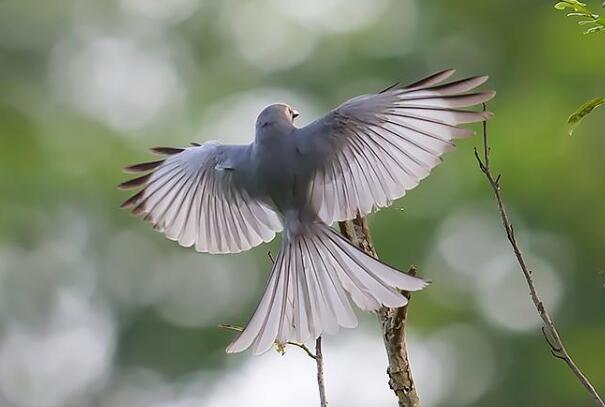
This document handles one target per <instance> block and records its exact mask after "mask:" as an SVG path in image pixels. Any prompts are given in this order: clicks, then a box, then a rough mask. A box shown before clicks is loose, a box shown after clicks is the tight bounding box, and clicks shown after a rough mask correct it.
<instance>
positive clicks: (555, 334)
mask: <svg viewBox="0 0 605 407" xmlns="http://www.w3.org/2000/svg"><path fill="white" fill-rule="evenodd" d="M483 110H484V111H485V104H483ZM490 153H491V149H490V147H489V144H488V138H487V122H483V158H481V157H480V156H479V153H478V151H477V149H476V148H475V158H476V159H477V163H478V164H479V169H480V170H481V172H483V174H484V175H485V177H486V178H487V181H488V182H489V185H490V187H491V188H492V190H493V193H494V197H495V198H496V205H497V207H498V212H499V213H500V219H501V221H502V226H503V227H504V231H505V232H506V237H507V239H508V241H509V243H510V245H511V248H512V250H513V252H514V254H515V257H516V258H517V263H518V264H519V268H520V269H521V273H522V274H523V277H524V278H525V282H526V283H527V287H528V289H529V295H530V297H531V300H532V301H533V303H534V307H535V308H536V311H537V312H538V315H539V316H540V318H541V319H542V323H543V327H542V333H543V334H544V337H545V338H546V342H547V343H548V345H549V347H550V350H551V353H552V354H553V356H554V357H556V358H558V359H561V360H562V361H564V362H565V363H566V364H567V366H568V367H569V369H570V370H571V371H572V373H573V374H574V375H575V376H576V378H577V379H578V381H579V382H580V383H581V384H582V386H584V388H585V389H586V390H587V391H588V393H589V394H590V396H591V397H592V400H593V401H594V404H595V405H596V406H599V407H605V403H604V402H603V399H602V398H601V396H600V395H599V393H598V392H597V390H596V389H595V387H594V386H593V385H592V383H591V382H590V381H589V380H588V377H586V375H585V374H584V373H583V372H582V371H581V370H580V368H579V367H578V366H577V365H576V363H575V362H574V360H573V359H572V357H571V356H570V354H569V353H568V352H567V349H565V346H564V344H563V340H562V339H561V336H560V335H559V331H558V330H557V327H556V326H555V324H554V322H553V320H552V318H551V317H550V314H549V312H548V310H547V309H546V307H545V306H544V303H543V302H542V299H541V298H540V296H539V295H538V291H537V289H536V286H535V285H534V281H533V277H532V271H531V270H530V269H529V267H528V266H527V263H526V261H525V257H524V256H523V252H522V251H521V247H520V246H519V244H518V243H517V238H516V236H515V230H514V228H513V225H512V223H511V222H510V219H509V217H508V213H507V212H506V207H505V206H504V202H503V200H502V189H501V187H500V175H498V176H497V177H494V175H493V173H492V169H491V167H490V161H489V156H490Z"/></svg>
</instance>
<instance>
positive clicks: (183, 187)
mask: <svg viewBox="0 0 605 407" xmlns="http://www.w3.org/2000/svg"><path fill="white" fill-rule="evenodd" d="M246 148H247V146H223V145H220V144H218V143H216V142H207V143H204V144H202V145H193V146H192V147H188V148H184V149H181V148H172V147H156V148H154V149H152V151H154V152H156V153H158V154H163V155H166V156H168V157H167V158H166V159H165V160H158V161H152V162H148V163H143V164H137V165H132V166H129V167H126V169H125V170H126V171H127V172H137V173H140V172H146V171H151V172H149V173H147V174H144V175H142V176H139V177H137V178H135V179H133V180H130V181H126V182H123V183H122V184H120V188H123V189H126V188H134V187H142V189H141V190H140V191H138V192H137V193H135V194H134V195H133V196H131V197H130V198H129V199H127V200H126V201H125V202H124V203H123V204H122V207H123V208H130V209H131V211H132V213H134V214H135V215H143V216H144V219H145V220H146V221H148V222H150V223H152V224H153V226H154V229H156V230H158V231H160V232H162V233H164V234H165V235H166V237H168V238H169V239H171V240H176V241H178V243H179V244H180V245H182V246H185V247H190V246H195V249H196V250H197V251H200V252H210V253H237V252H241V251H244V250H248V249H250V248H252V247H254V246H257V245H259V244H260V243H262V242H268V241H270V240H271V239H273V237H274V236H275V233H276V232H279V231H280V230H281V229H282V225H281V220H280V219H279V217H278V215H277V213H276V212H275V211H273V209H271V208H269V207H268V206H266V205H265V204H264V203H262V202H261V201H259V200H257V199H255V198H254V197H252V196H251V195H250V194H249V193H248V192H247V190H246V188H245V187H244V184H243V183H242V182H240V178H238V176H239V175H240V174H241V173H245V171H246V168H245V165H244V163H245V160H244V159H243V158H242V157H245V152H246V151H245V149H246Z"/></svg>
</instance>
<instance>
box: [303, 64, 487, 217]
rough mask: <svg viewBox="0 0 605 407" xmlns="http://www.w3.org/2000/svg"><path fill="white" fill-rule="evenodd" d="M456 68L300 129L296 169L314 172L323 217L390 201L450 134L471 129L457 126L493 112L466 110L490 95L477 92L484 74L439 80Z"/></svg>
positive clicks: (425, 171) (313, 195)
mask: <svg viewBox="0 0 605 407" xmlns="http://www.w3.org/2000/svg"><path fill="white" fill-rule="evenodd" d="M453 73H454V70H451V69H448V70H445V71H441V72H437V73H435V74H433V75H431V76H428V77H426V78H424V79H421V80H419V81H417V82H415V83H412V84H410V85H407V86H400V85H398V84H396V85H393V86H390V87H389V88H386V89H385V90H383V91H381V92H380V93H377V94H372V95H363V96H358V97H355V98H353V99H350V100H348V101H347V102H345V103H343V104H342V105H340V106H339V107H338V108H336V109H334V110H332V111H331V112H330V113H328V114H327V115H326V116H324V117H323V118H321V119H319V120H316V121H315V122H313V123H311V124H309V125H308V126H306V127H303V128H301V129H298V130H297V132H296V137H297V138H296V143H297V149H298V151H299V152H300V153H301V155H302V157H303V158H304V159H303V160H302V161H304V162H303V163H301V169H300V171H301V172H302V173H307V174H310V175H311V177H312V181H311V186H310V188H309V194H310V202H311V203H312V205H313V206H314V207H315V209H316V210H317V212H318V214H319V217H320V218H321V219H322V220H323V221H324V222H326V223H328V224H330V223H332V222H335V221H342V220H346V219H351V218H353V217H355V216H356V215H357V213H358V212H359V213H361V214H362V215H365V214H367V213H369V212H371V211H372V210H375V209H377V208H382V207H385V206H388V205H390V204H391V202H392V201H393V200H395V199H397V198H400V197H402V196H403V195H405V193H406V191H408V190H410V189H412V188H414V187H415V186H416V185H418V183H419V182H420V181H421V180H422V179H424V178H425V177H427V176H428V175H429V174H430V172H431V170H432V169H433V168H434V167H435V166H437V165H438V164H439V163H441V161H442V155H443V154H444V153H446V152H447V151H450V150H452V149H453V148H454V143H453V141H454V140H455V139H457V138H465V137H470V136H472V135H474V134H475V133H474V131H472V130H470V129H466V128H462V127H459V126H460V125H461V124H465V123H476V122H481V121H484V120H487V119H489V118H491V117H492V116H493V115H492V113H490V112H478V111H472V110H465V108H468V107H472V106H475V105H478V104H481V103H485V102H487V101H488V100H490V99H491V98H493V97H494V95H495V92H493V91H482V92H477V91H474V90H475V89H476V88H477V87H478V86H480V85H482V84H483V83H485V82H486V81H487V79H488V78H487V76H474V77H471V78H466V79H461V80H457V81H453V82H448V83H443V81H445V80H446V79H447V78H449V77H450V76H451V75H452V74H453Z"/></svg>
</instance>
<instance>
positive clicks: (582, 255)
mask: <svg viewBox="0 0 605 407" xmlns="http://www.w3.org/2000/svg"><path fill="white" fill-rule="evenodd" d="M599 3H600V2H599ZM591 5H592V6H593V8H594V9H596V10H601V9H600V4H598V3H597V2H595V1H592V4H591ZM604 47H605V35H604V34H594V35H583V34H582V28H581V27H579V26H577V25H576V24H575V21H574V20H573V19H571V18H566V17H565V16H564V13H561V12H559V11H556V10H554V8H553V3H550V2H547V1H485V0H473V1H458V2H454V1H420V0H378V1H377V0H374V1H370V0H311V1H289V0H255V1H246V0H240V1H233V0H225V1H212V0H205V1H204V0H111V1H97V0H54V1H33V0H3V1H2V2H0V405H1V406H6V407H88V406H90V407H96V406H101V407H194V406H195V407H219V406H220V407H223V406H258V407H270V406H288V407H307V406H314V405H316V404H317V394H316V393H317V392H316V388H315V381H314V365H313V363H312V361H311V360H309V359H308V358H306V357H305V355H304V354H303V353H302V352H300V351H299V350H298V349H288V350H287V352H286V354H285V356H281V355H279V354H277V353H276V352H270V353H268V354H265V355H263V356H260V357H252V356H251V355H250V354H249V353H246V354H243V355H235V356H234V355H226V354H225V353H224V348H225V346H226V345H227V344H228V343H229V341H230V340H231V339H232V337H233V333H232V332H226V331H222V330H220V329H218V328H217V324H219V323H223V322H225V323H233V324H242V323H244V322H245V321H246V319H247V318H248V316H249V315H250V313H251V312H252V310H253V307H254V305H255V302H256V301H257V300H258V298H259V296H260V293H261V291H262V289H263V286H264V283H265V280H266V278H267V275H268V271H269V269H270V263H269V260H268V258H267V255H266V253H267V251H268V250H270V249H271V250H274V249H275V247H276V243H275V242H273V243H272V244H271V245H270V246H264V247H261V248H257V249H256V250H253V251H252V252H251V253H245V254H242V255H232V256H209V255H205V254H196V253H195V252H193V251H192V250H188V249H183V248H180V247H178V246H177V245H176V244H175V243H174V242H171V241H168V240H166V239H164V238H163V237H162V236H161V235H159V234H157V233H155V232H153V231H152V230H151V228H150V227H149V226H148V225H146V224H144V223H143V222H141V221H139V220H138V219H134V218H131V217H130V216H129V215H128V214H127V213H126V212H123V211H120V210H119V209H118V206H119V204H120V202H121V201H122V200H123V199H125V198H126V195H125V194H124V193H121V192H120V191H118V190H116V188H115V186H116V185H117V184H118V183H119V182H120V181H121V180H123V175H122V174H121V173H120V168H121V167H122V166H124V165H126V164H130V163H133V162H138V161H141V160H145V159H147V158H148V155H147V153H146V152H145V150H146V148H147V147H150V146H154V145H174V146H178V145H183V144H185V143H188V142H190V141H198V142H201V141H205V140H208V139H218V140H220V141H223V142H246V141H247V140H249V139H250V138H251V137H253V123H254V119H255V117H256V114H257V113H258V111H259V110H260V109H261V108H262V107H263V106H264V105H266V104H269V103H271V102H275V101H283V102H287V103H289V104H291V105H292V106H293V107H294V108H296V109H297V110H299V111H300V112H301V117H300V120H301V122H302V123H304V122H308V121H311V120H312V119H314V118H316V117H317V116H318V115H320V114H321V113H322V112H324V111H326V110H327V109H329V108H331V107H333V106H334V105H336V104H338V103H340V102H341V101H343V100H344V99H346V98H348V97H351V96H354V95H357V94H360V93H364V92H372V91H376V90H379V89H381V88H384V87H385V86H387V85H389V84H390V83H392V82H395V81H399V80H401V81H411V80H413V79H416V78H417V77H418V76H421V75H424V74H427V73H430V72H432V71H436V70H440V69H443V68H449V67H455V68H457V69H458V72H459V73H458V75H459V76H458V78H459V77H461V76H462V75H474V74H484V73H487V74H489V75H490V77H491V79H490V82H489V87H490V88H494V89H496V90H497V91H498V96H497V97H496V99H495V100H494V102H493V103H491V104H490V109H491V110H493V111H494V112H495V113H496V117H495V118H494V119H493V120H492V121H491V123H490V133H491V139H492V145H493V149H494V151H493V154H494V155H493V165H494V166H495V168H496V171H497V172H502V186H503V189H504V196H505V199H506V203H507V204H508V205H509V207H510V212H511V215H512V218H513V220H514V223H515V225H516V230H517V234H518V238H519V240H520V242H521V244H522V245H523V247H524V248H525V251H526V254H527V256H528V259H529V261H530V263H531V268H532V270H533V271H534V275H535V278H536V283H537V285H538V289H539V290H540V292H541V293H542V294H543V296H544V298H545V302H546V304H547V306H548V307H549V308H550V309H551V310H552V314H553V316H554V317H555V319H556V321H557V322H558V324H559V327H560V331H561V333H562V335H563V337H564V339H565V340H566V341H567V344H568V348H569V350H570V352H571V353H572V354H573V355H574V356H575V357H576V359H577V362H578V363H579V364H580V366H582V367H583V368H584V370H585V372H586V374H587V375H589V376H590V377H591V379H592V380H593V382H594V384H595V385H596V386H597V387H599V388H600V390H601V391H602V392H605V346H603V344H604V343H605V288H604V287H603V286H602V285H603V282H602V280H601V278H600V277H599V272H600V271H601V270H604V269H605V250H604V242H605V210H604V207H603V199H604V198H605V183H604V182H603V179H604V175H605V160H604V159H603V156H604V151H605V134H603V129H604V128H605V110H599V109H597V110H595V112H593V113H592V114H591V115H590V116H589V117H587V118H586V120H585V122H583V123H582V125H581V126H580V127H579V128H578V129H577V130H576V133H575V134H574V136H573V137H570V136H568V135H567V128H566V126H565V120H566V119H567V116H568V115H569V114H570V113H571V112H573V111H574V109H575V108H576V107H577V106H578V105H580V104H581V103H582V102H584V101H585V100H587V99H589V98H593V97H597V96H601V95H603V94H605V75H604V72H605V52H604ZM479 143H480V140H479V138H475V139H469V140H462V141H460V142H459V143H458V144H459V148H458V149H457V150H456V151H454V152H453V153H450V154H449V155H448V156H447V157H446V160H445V163H444V164H443V165H442V166H440V167H438V168H437V169H436V170H435V171H434V173H433V175H432V176H431V177H429V178H428V179H427V180H426V181H424V182H423V183H421V185H420V186H419V187H418V188H417V189H415V190H414V191H412V192H411V193H409V195H408V196H406V197H405V198H404V199H402V200H400V201H398V202H396V203H395V205H394V207H393V208H392V209H387V210H383V211H382V212H381V213H378V214H374V215H372V216H371V219H370V221H371V225H372V229H373V232H374V235H375V239H376V243H377V246H378V251H379V253H380V254H381V256H382V257H383V258H384V259H386V261H388V262H389V263H392V264H395V265H397V266H399V267H401V268H406V267H407V266H408V265H409V264H411V263H414V264H416V265H417V266H418V269H419V272H420V273H421V274H422V275H423V276H426V277H427V278H429V279H431V280H432V281H433V285H432V286H431V287H430V289H428V290H426V291H425V292H422V293H420V294H418V295H416V296H415V297H414V298H413V300H412V306H411V308H410V330H409V332H410V341H411V345H410V346H411V362H412V366H413V370H414V373H415V376H416V378H417V384H418V387H419V391H420V394H421V396H422V398H423V400H424V402H425V403H424V406H427V407H428V406H517V405H518V406H570V405H590V401H589V399H588V397H587V395H586V394H585V393H584V391H583V389H582V388H581V386H580V385H579V384H578V383H577V382H576V380H575V378H574V377H573V376H572V375H571V373H570V372H569V371H568V370H567V369H566V368H565V367H564V365H563V364H562V363H561V362H559V361H557V360H555V359H553V358H552V356H551V355H550V353H549V350H548V348H547V347H546V344H545V342H544V339H543V337H542V335H541V333H540V330H539V322H538V320H537V318H536V315H535V312H534V310H533V308H531V305H530V301H529V298H528V296H527V289H526V287H525V286H524V284H523V280H522V277H521V274H520V273H519V272H518V270H517V269H516V268H515V263H514V260H513V257H512V256H511V253H510V250H509V249H508V246H507V245H506V241H505V239H504V235H503V232H502V230H501V229H500V225H499V223H498V218H497V213H496V212H495V206H494V202H493V199H492V196H491V194H490V191H489V189H488V187H487V184H486V183H485V179H484V178H483V177H482V174H481V173H480V172H479V170H478V169H477V166H476V163H475V161H474V158H473V154H472V150H473V147H474V146H477V145H479ZM361 325H362V326H361V327H360V328H358V329H356V330H350V331H346V332H341V333H340V334H339V335H338V336H335V337H329V338H327V341H326V343H325V346H324V353H325V359H326V371H327V373H326V374H327V376H326V381H327V392H328V398H329V400H330V402H331V404H330V405H332V406H334V407H337V406H348V407H362V406H363V407H365V406H377V407H383V406H393V405H394V403H395V400H394V397H393V395H392V394H391V392H390V391H389V390H388V387H387V377H386V374H385V366H386V360H385V359H386V358H385V355H384V350H383V348H382V345H381V339H380V333H379V332H380V330H379V327H378V324H377V322H376V320H375V318H373V317H372V316H370V315H365V316H364V318H362V324H361Z"/></svg>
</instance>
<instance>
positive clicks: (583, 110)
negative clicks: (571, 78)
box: [567, 96, 605, 136]
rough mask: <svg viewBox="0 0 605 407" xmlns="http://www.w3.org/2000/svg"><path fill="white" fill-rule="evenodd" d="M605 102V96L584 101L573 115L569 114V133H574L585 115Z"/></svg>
mask: <svg viewBox="0 0 605 407" xmlns="http://www.w3.org/2000/svg"><path fill="white" fill-rule="evenodd" d="M604 103H605V96H601V97H598V98H594V99H591V100H589V101H587V102H585V103H583V104H582V105H581V106H580V107H578V108H577V109H576V111H575V112H573V113H572V115H571V116H569V119H567V123H568V124H569V135H570V136H572V135H573V132H574V130H575V129H576V127H578V125H579V124H580V122H581V121H582V120H583V119H584V117H586V116H587V115H588V114H590V112H592V111H593V110H595V109H596V108H597V107H599V106H601V105H602V104H604Z"/></svg>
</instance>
